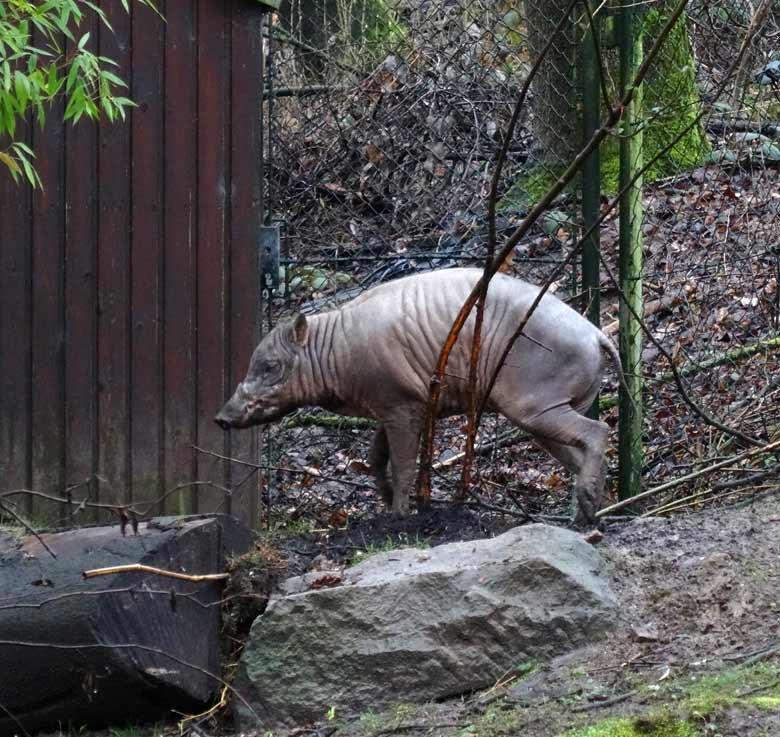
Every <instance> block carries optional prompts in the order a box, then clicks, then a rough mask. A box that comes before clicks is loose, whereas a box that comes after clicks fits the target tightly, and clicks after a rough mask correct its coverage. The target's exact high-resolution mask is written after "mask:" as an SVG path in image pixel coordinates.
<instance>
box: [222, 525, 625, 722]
mask: <svg viewBox="0 0 780 737" xmlns="http://www.w3.org/2000/svg"><path fill="white" fill-rule="evenodd" d="M333 583H336V586H334V587H330V588H324V586H327V585H328V584H333ZM312 586H314V587H317V588H310V587H312ZM615 611H616V602H615V598H614V596H613V594H612V592H611V591H610V589H609V586H608V583H607V581H606V578H605V574H604V564H603V562H602V559H601V557H600V556H599V554H598V553H597V552H596V551H595V549H594V548H593V547H592V546H590V545H588V544H587V543H585V542H583V541H582V539H581V538H580V537H579V536H578V535H576V534H575V533H572V532H570V531H568V530H563V529H560V528H556V527H549V526H546V525H528V526H525V527H518V528H515V529H513V530H510V531H509V532H507V533H505V534H503V535H501V536H500V537H497V538H494V539H492V540H481V541H477V542H464V543H455V544H451V545H442V546H439V547H436V548H432V549H430V550H419V549H407V550H395V551H391V552H388V553H383V554H380V555H376V556H374V557H372V558H370V559H368V560H367V561H366V562H365V563H362V564H361V565H358V566H355V567H354V568H350V569H347V571H345V572H344V574H343V577H342V578H341V580H340V581H338V576H334V575H333V574H332V573H322V572H312V573H310V574H307V575H306V576H305V577H300V578H296V579H290V581H289V582H288V583H287V586H286V592H285V593H284V595H281V596H279V597H277V598H275V599H272V601H271V603H270V605H269V607H268V609H267V610H266V612H265V613H264V614H263V615H262V616H260V617H258V618H257V619H256V620H255V623H254V625H253V626H252V631H251V634H250V636H249V640H248V642H247V645H246V648H245V650H244V654H243V656H242V658H241V662H240V667H239V674H238V678H237V684H236V685H237V687H238V690H239V691H240V692H241V694H242V695H243V697H244V699H246V701H247V703H248V704H249V705H250V706H251V710H250V709H248V708H247V707H246V705H244V704H241V703H238V704H237V706H236V716H237V719H238V721H239V726H240V727H241V728H242V729H251V728H257V727H261V728H262V729H277V728H280V727H284V726H293V725H296V724H301V723H307V722H312V721H318V720H321V719H323V718H324V717H325V715H326V713H327V712H328V710H329V709H330V708H331V707H335V708H336V711H337V712H338V713H339V714H342V715H343V714H345V713H357V712H360V711H364V710H366V709H369V708H370V709H380V708H383V707H385V706H389V705H391V704H392V703H398V702H410V701H413V702H415V701H416V702H419V701H429V700H433V699H439V698H442V697H447V696H453V695H456V694H462V693H464V692H469V691H473V690H477V689H480V688H485V687H487V686H490V685H492V684H494V683H495V681H496V680H497V679H498V678H499V677H500V676H501V675H502V674H505V673H506V672H507V671H508V670H509V669H511V668H513V667H516V666H517V665H518V664H520V663H522V662H524V661H528V660H531V659H547V658H551V657H553V656H555V655H559V654H561V653H564V652H566V651H569V650H572V649H574V648H577V647H579V646H581V645H584V644H586V643H589V642H591V641H592V640H593V639H594V638H597V637H599V636H600V635H601V634H602V633H604V632H605V631H606V630H607V629H609V628H610V627H611V626H612V624H613V622H614V621H615Z"/></svg>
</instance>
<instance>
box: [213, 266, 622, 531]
mask: <svg viewBox="0 0 780 737" xmlns="http://www.w3.org/2000/svg"><path fill="white" fill-rule="evenodd" d="M480 274H481V271H478V270H477V269H448V270H443V271H434V272H428V273H425V274H420V275H416V276H411V277H407V278H405V279H399V280H398V281H394V282H389V283H387V284H383V285H381V286H378V287H375V288H374V289H371V290H369V291H368V292H366V293H365V294H363V295H361V296H360V297H358V298H357V299H354V300H353V301H351V302H348V303H347V304H346V305H344V306H343V307H342V308H341V309H338V310H335V311H333V312H326V313H323V314H319V315H313V316H309V317H304V316H303V315H298V316H297V317H296V318H295V319H294V320H292V321H289V322H286V323H282V324H279V325H277V327H275V328H274V329H273V330H272V331H271V332H270V333H268V335H266V336H265V337H264V338H263V340H262V341H261V343H260V345H258V346H257V348H256V349H255V352H254V354H253V355H252V360H251V362H250V366H249V371H248V373H247V376H246V379H244V381H243V382H242V383H241V384H239V385H238V388H237V389H236V392H235V394H234V395H233V397H232V398H231V399H230V400H229V401H228V402H227V403H226V404H225V406H224V407H223V408H222V409H221V410H220V412H219V414H218V415H217V416H216V418H215V420H216V422H217V423H218V424H219V425H220V426H221V427H223V428H225V429H228V428H243V427H250V426H252V425H259V424H265V423H268V422H273V421H275V420H278V419H280V418H281V417H284V415H286V414H287V413H288V412H291V411H292V410H294V409H296V408H298V407H302V406H307V405H317V406H320V407H325V408H327V409H329V410H332V411H334V412H337V413H340V414H344V415H351V416H357V417H370V418H373V419H375V420H377V421H378V422H379V429H378V430H377V432H376V434H375V436H374V440H373V444H372V448H371V452H370V458H369V460H370V464H371V467H372V470H373V473H374V475H375V477H376V483H377V486H378V488H379V490H380V492H381V494H382V496H383V498H384V500H385V502H386V503H387V505H388V507H391V508H392V509H393V511H395V512H397V513H399V514H405V513H407V512H408V510H409V494H410V491H411V490H412V488H413V484H414V477H415V465H416V459H417V449H418V444H419V439H420V432H421V427H422V422H423V416H424V412H425V406H426V402H427V399H428V387H429V381H430V378H431V376H432V375H433V373H434V368H435V365H436V361H437V358H438V356H439V352H440V350H441V346H442V344H443V343H444V340H445V338H446V336H447V334H448V332H449V330H450V327H451V326H452V322H453V320H454V318H455V316H456V314H457V313H458V310H459V309H460V307H461V305H462V304H463V302H464V301H465V299H466V297H467V296H468V294H469V292H470V291H471V290H472V288H473V287H474V284H475V283H476V281H477V279H479V277H480ZM538 291H539V290H538V287H535V286H532V285H530V284H527V283H525V282H522V281H520V280H518V279H513V278H511V277H508V276H505V275H503V274H497V275H496V276H495V277H494V278H493V280H492V282H491V284H490V290H489V293H488V298H487V302H486V310H485V323H484V327H483V342H482V351H481V355H480V360H479V367H478V373H477V377H478V378H477V382H478V387H479V389H478V390H479V391H480V392H483V391H484V388H485V386H486V383H487V381H488V380H489V377H490V375H491V374H492V371H493V370H494V368H495V366H496V363H497V362H498V360H499V358H500V355H501V352H502V351H503V349H504V347H505V345H506V343H507V341H508V339H509V338H510V337H511V335H512V334H513V333H514V331H515V330H516V329H517V326H518V324H519V323H520V320H521V319H522V317H523V315H524V314H525V313H526V312H527V310H528V308H529V307H530V305H531V303H532V302H533V300H534V298H535V296H536V295H537V294H538ZM473 324H474V318H473V315H472V317H470V318H469V321H468V322H467V323H466V326H465V327H464V329H463V331H462V333H461V335H460V337H459V339H458V342H457V343H456V345H455V348H454V350H453V351H452V353H451V355H450V359H449V364H448V367H447V376H446V377H445V381H446V386H445V388H444V391H443V392H442V401H441V406H440V415H451V414H459V413H463V412H464V411H465V410H466V408H467V406H468V405H467V377H468V375H469V353H470V346H471V337H472V334H473ZM525 333H526V334H527V335H528V336H529V338H530V339H529V338H525V337H521V338H520V339H519V340H518V341H517V342H516V344H515V346H514V348H513V349H512V351H511V353H510V354H509V358H508V359H507V362H506V364H505V365H504V367H503V368H502V369H501V372H500V374H499V377H498V380H497V382H496V385H495V387H494V388H493V392H492V394H491V396H490V401H489V404H488V407H489V409H490V410H491V411H494V412H499V413H500V414H502V415H504V416H505V417H507V418H509V419H510V420H511V421H512V422H513V423H515V424H516V425H517V426H518V427H520V428H522V429H523V430H524V431H525V432H527V433H528V434H529V435H531V436H532V437H533V439H534V440H535V442H536V443H537V444H538V445H540V446H541V447H542V448H544V449H545V450H547V451H548V452H549V453H550V454H551V455H552V456H553V457H555V458H557V459H558V460H559V461H560V462H561V463H562V464H563V465H564V466H565V467H566V468H567V469H568V470H569V471H571V472H572V474H574V476H575V479H576V481H575V496H576V500H577V511H576V515H575V520H574V521H575V524H578V525H581V526H582V525H586V524H591V523H592V522H593V521H594V519H595V513H596V512H597V510H598V508H599V502H600V497H601V491H602V488H603V486H604V450H605V447H606V442H607V434H608V428H607V425H605V424H604V423H603V422H597V421H594V420H591V419H588V418H587V417H584V416H583V415H582V414H581V413H582V412H583V411H585V410H587V408H588V407H590V405H591V404H592V402H593V400H594V399H595V397H596V394H597V393H598V391H599V387H600V385H601V378H602V374H603V372H604V369H605V367H606V365H607V364H608V363H611V364H612V365H613V366H614V367H615V369H616V370H617V371H618V374H619V376H620V377H621V378H622V372H621V370H620V359H619V357H618V353H617V350H616V348H615V346H614V345H613V343H612V342H611V341H610V340H609V339H608V338H607V337H606V336H605V335H604V334H603V333H602V332H601V331H600V330H599V329H598V328H596V327H594V326H593V325H592V324H591V323H590V322H589V321H588V320H586V319H585V318H584V317H582V316H581V315H579V314H578V313H577V312H575V311H574V310H572V309H571V308H570V307H568V306H567V305H565V304H564V303H563V302H561V301H560V300H559V299H557V298H556V297H554V296H552V295H550V294H548V295H545V296H544V297H543V299H542V301H541V302H540V304H539V306H538V307H537V309H536V311H535V312H534V314H533V315H532V316H531V319H530V321H529V322H528V325H527V326H526V328H525ZM388 462H389V466H390V471H391V473H390V479H388V474H387V469H388Z"/></svg>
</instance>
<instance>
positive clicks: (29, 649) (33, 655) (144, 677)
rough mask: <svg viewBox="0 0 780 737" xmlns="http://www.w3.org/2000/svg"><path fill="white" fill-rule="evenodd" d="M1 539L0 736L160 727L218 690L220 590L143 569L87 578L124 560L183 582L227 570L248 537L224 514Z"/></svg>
mask: <svg viewBox="0 0 780 737" xmlns="http://www.w3.org/2000/svg"><path fill="white" fill-rule="evenodd" d="M40 537H41V538H43V539H44V540H45V542H46V544H47V545H48V546H49V548H51V549H52V550H53V551H54V553H55V554H56V555H57V558H56V559H55V558H52V557H51V555H50V554H49V553H48V552H47V551H46V549H45V548H44V547H43V546H42V545H41V543H40V542H39V540H38V539H36V538H35V537H32V536H21V535H19V536H15V537H13V536H10V535H8V534H7V533H0V663H2V667H1V668H0V704H2V709H0V734H2V735H11V734H17V733H19V734H21V733H22V732H21V731H20V725H21V727H23V729H24V730H26V731H27V732H36V731H38V730H52V731H54V730H56V729H58V727H59V725H64V724H72V725H73V726H74V728H75V729H78V728H79V727H81V726H82V725H92V726H102V725H105V724H108V723H114V724H116V723H124V722H139V721H143V720H150V719H159V718H161V717H164V716H166V715H167V714H168V713H169V711H170V710H171V709H178V710H180V711H185V712H186V711H192V710H200V709H202V708H203V705H204V704H207V703H208V702H209V701H211V700H212V699H213V697H214V696H215V694H218V693H219V690H220V686H221V683H220V681H219V679H218V676H219V674H220V670H221V616H220V614H221V612H220V606H219V604H218V602H219V601H220V598H221V595H222V586H221V584H222V582H203V583H192V582H186V581H180V580H175V579H171V578H162V577H160V576H158V575H150V574H148V573H141V572H129V573H122V574H119V575H114V576H100V577H96V578H90V579H88V580H84V579H83V578H82V572H83V571H84V570H86V569H92V568H99V567H103V566H110V565H120V564H128V563H143V564H146V565H151V566H154V567H157V568H163V569H166V570H172V571H177V572H183V573H190V574H200V573H218V572H222V571H224V570H225V563H226V557H227V556H228V555H233V554H237V553H241V552H244V551H245V550H247V549H248V548H249V546H250V545H251V543H252V534H251V533H250V532H249V531H248V530H247V529H246V528H243V527H242V526H241V525H240V524H239V523H238V522H237V521H236V520H235V519H234V518H232V517H228V516H227V515H215V516H212V517H200V518H198V517H190V518H173V517H169V518H160V519H156V520H151V521H150V522H148V523H142V524H141V525H140V528H139V531H138V534H137V535H133V534H128V535H127V536H122V534H121V532H120V530H119V528H118V526H114V527H92V528H84V529H81V530H71V531H68V532H60V533H44V534H41V536H40Z"/></svg>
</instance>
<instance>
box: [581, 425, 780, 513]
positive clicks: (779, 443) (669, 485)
mask: <svg viewBox="0 0 780 737" xmlns="http://www.w3.org/2000/svg"><path fill="white" fill-rule="evenodd" d="M775 448H780V440H775V441H774V442H772V443H768V444H767V445H764V446H761V447H760V448H752V449H751V450H748V451H745V452H744V453H740V454H739V455H736V456H734V457H732V458H728V459H727V460H725V461H721V462H720V463H714V464H713V465H711V466H707V467H706V468H702V469H699V470H698V471H694V472H693V473H689V474H687V475H686V476H681V477H680V478H677V479H673V480H672V481H667V482H666V483H665V484H660V485H659V486H656V487H654V488H652V489H648V490H647V491H643V492H642V493H641V494H637V495H636V496H632V497H631V498H630V499H624V500H623V501H620V502H617V503H616V504H612V505H610V506H609V507H604V509H602V510H600V511H599V512H597V513H596V516H597V517H603V516H604V515H605V514H609V513H610V512H615V511H617V510H618V509H624V508H625V507H628V506H630V505H631V504H633V503H634V502H638V501H640V500H642V499H647V498H648V497H651V496H655V495H656V494H660V493H661V492H662V491H668V490H669V489H673V488H674V487H675V486H680V485H681V484H685V483H687V482H688V481H693V479H697V478H699V477H701V476H704V475H706V474H708V473H712V472H713V471H718V470H720V469H722V468H725V467H726V466H728V465H730V464H731V463H737V462H739V461H745V460H747V459H748V458H752V457H753V456H757V455H760V454H762V453H769V452H771V451H773V450H775Z"/></svg>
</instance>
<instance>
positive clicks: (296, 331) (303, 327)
mask: <svg viewBox="0 0 780 737" xmlns="http://www.w3.org/2000/svg"><path fill="white" fill-rule="evenodd" d="M308 337H309V323H308V321H307V320H306V315H301V314H300V313H299V314H297V315H296V316H295V317H294V318H293V320H292V322H291V323H290V340H292V342H293V343H296V344H297V345H305V344H306V338H308Z"/></svg>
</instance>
